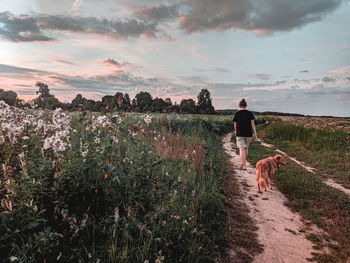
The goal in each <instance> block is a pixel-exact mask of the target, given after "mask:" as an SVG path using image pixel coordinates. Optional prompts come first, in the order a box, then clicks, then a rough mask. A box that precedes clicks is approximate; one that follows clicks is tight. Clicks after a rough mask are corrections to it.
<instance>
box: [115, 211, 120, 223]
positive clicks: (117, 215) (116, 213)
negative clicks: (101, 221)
mask: <svg viewBox="0 0 350 263" xmlns="http://www.w3.org/2000/svg"><path fill="white" fill-rule="evenodd" d="M118 220H119V207H116V208H115V209H114V222H115V223H117V222H118Z"/></svg>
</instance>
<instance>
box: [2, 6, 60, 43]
mask: <svg viewBox="0 0 350 263" xmlns="http://www.w3.org/2000/svg"><path fill="white" fill-rule="evenodd" d="M37 22H38V21H37V19H36V18H34V17H30V16H26V15H20V16H13V15H12V14H11V13H9V12H3V13H0V24H2V26H1V27H0V36H2V37H3V38H5V39H7V40H10V41H12V42H29V41H52V40H54V39H53V38H51V37H48V36H45V35H44V34H43V33H42V31H41V28H40V27H39V26H38V24H37Z"/></svg>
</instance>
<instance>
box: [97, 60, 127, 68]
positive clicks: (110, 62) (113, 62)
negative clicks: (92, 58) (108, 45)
mask: <svg viewBox="0 0 350 263" xmlns="http://www.w3.org/2000/svg"><path fill="white" fill-rule="evenodd" d="M101 63H102V64H105V65H107V66H108V67H114V68H121V67H122V65H121V64H120V63H119V62H117V61H116V60H114V59H111V58H108V59H105V60H102V61H101Z"/></svg>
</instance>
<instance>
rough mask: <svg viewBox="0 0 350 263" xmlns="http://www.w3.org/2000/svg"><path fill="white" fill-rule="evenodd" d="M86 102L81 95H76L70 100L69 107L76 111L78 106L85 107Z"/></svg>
mask: <svg viewBox="0 0 350 263" xmlns="http://www.w3.org/2000/svg"><path fill="white" fill-rule="evenodd" d="M86 102H87V99H86V98H84V97H83V96H82V95H81V94H78V95H77V96H75V98H74V99H73V100H72V103H71V106H72V108H73V109H78V108H79V107H80V106H82V105H85V103H86Z"/></svg>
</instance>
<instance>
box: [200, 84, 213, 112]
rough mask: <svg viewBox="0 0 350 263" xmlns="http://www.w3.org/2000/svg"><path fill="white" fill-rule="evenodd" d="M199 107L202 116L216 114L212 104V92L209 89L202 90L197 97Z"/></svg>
mask: <svg viewBox="0 0 350 263" xmlns="http://www.w3.org/2000/svg"><path fill="white" fill-rule="evenodd" d="M197 99H198V105H197V112H198V113H200V114H213V113H215V110H214V107H213V105H212V103H211V97H210V92H209V91H208V90H207V89H202V90H201V92H200V93H199V94H198V96H197Z"/></svg>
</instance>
